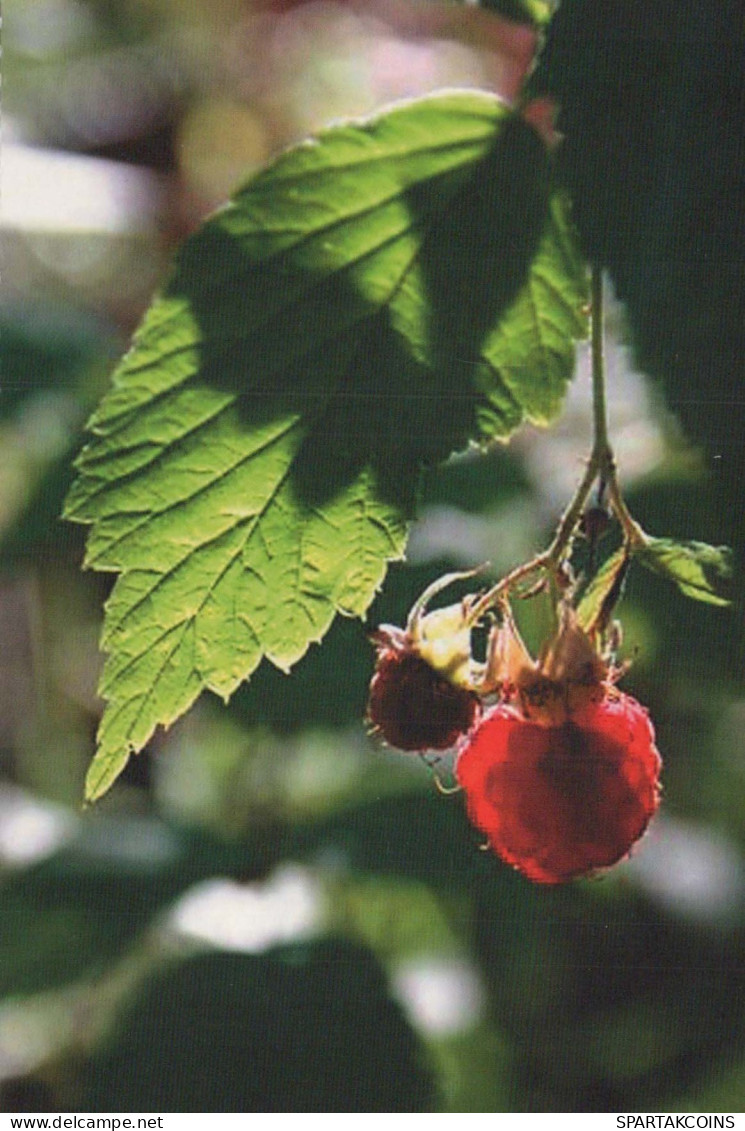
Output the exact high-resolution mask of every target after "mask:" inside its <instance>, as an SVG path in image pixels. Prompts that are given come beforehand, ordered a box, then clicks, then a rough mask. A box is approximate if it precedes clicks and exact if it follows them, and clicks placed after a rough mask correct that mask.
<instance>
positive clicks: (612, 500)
mask: <svg viewBox="0 0 745 1131" xmlns="http://www.w3.org/2000/svg"><path fill="white" fill-rule="evenodd" d="M591 294H592V308H591V314H590V330H591V357H592V417H593V433H594V439H593V446H592V452H591V453H590V458H589V459H588V461H587V465H586V467H585V473H584V475H583V477H582V480H581V482H580V484H579V486H578V487H577V490H576V491H575V493H574V496H573V498H572V500H571V502H570V503H569V506H568V507H567V508H566V510H565V511H564V514H563V515H562V516H561V520H560V521H559V525H558V527H557V528H556V533H555V534H554V537H553V539H552V541H551V544H550V546H549V547H548V549H546V550H543V551H542V552H541V553H540V554H537V555H536V556H535V557H534V558H531V560H530V561H528V562H524V563H523V564H522V565H519V566H517V567H516V568H515V569H513V570H511V572H510V573H508V574H507V575H506V576H505V577H503V578H502V579H501V581H499V582H497V584H496V585H495V586H493V587H492V588H491V589H490V590H488V592H486V593H484V594H483V596H481V597H480V598H478V600H476V601H475V602H474V603H473V605H472V606H471V609H470V612H469V615H468V623H469V624H471V625H474V624H476V623H477V621H478V620H479V619H480V618H481V617H482V616H484V614H485V613H487V612H488V611H489V610H490V609H492V608H493V607H494V606H495V605H496V604H498V603H499V601H500V600H501V599H502V597H503V596H504V595H505V594H507V593H508V592H509V590H510V589H511V588H512V587H513V586H515V585H516V584H517V583H518V582H519V581H522V580H523V578H526V577H530V576H531V575H532V574H534V573H538V572H539V571H547V572H548V573H549V575H550V576H551V577H553V578H554V579H556V578H557V576H558V573H559V570H560V568H561V566H562V564H563V562H565V561H566V560H567V558H568V557H569V555H570V554H571V551H572V543H573V542H574V537H575V534H576V532H577V527H578V526H579V522H580V519H581V517H582V513H583V511H584V509H585V506H586V504H587V500H588V498H589V496H590V492H591V490H592V487H593V484H594V483H595V481H596V480H597V479H598V478H599V479H600V483H601V486H602V490H603V492H605V491H607V494H608V502H609V504H610V506H611V508H612V510H613V513H614V514H615V516H616V518H617V519H618V521H619V523H620V525H621V529H622V530H623V534H624V539H625V541H626V544H627V546H628V548H629V550H632V551H633V550H634V549H636V548H638V547H640V546H643V545H645V544H646V542H647V536H646V534H645V533H644V531H643V530H642V528H641V527H640V526H639V524H638V523H637V522H635V520H634V519H633V518H632V517H631V514H630V513H629V510H628V507H627V506H626V503H625V502H624V500H623V495H622V494H621V488H620V486H619V484H618V477H617V473H616V461H615V457H614V455H613V449H612V447H611V443H610V440H609V438H608V410H607V403H606V395H605V350H604V340H603V321H604V320H603V275H602V271H601V269H600V268H599V267H597V266H595V265H593V267H592V281H591Z"/></svg>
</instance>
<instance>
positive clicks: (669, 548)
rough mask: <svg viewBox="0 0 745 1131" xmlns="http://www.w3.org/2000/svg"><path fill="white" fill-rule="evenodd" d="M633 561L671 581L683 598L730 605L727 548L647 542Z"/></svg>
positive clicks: (729, 555)
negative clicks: (684, 596)
mask: <svg viewBox="0 0 745 1131" xmlns="http://www.w3.org/2000/svg"><path fill="white" fill-rule="evenodd" d="M636 557H637V559H638V560H639V561H640V562H641V563H642V565H645V566H646V567H647V568H648V569H651V570H653V571H654V572H655V573H660V574H662V575H663V576H664V577H667V578H669V580H670V581H674V582H675V584H676V585H677V586H678V588H679V589H680V591H681V592H682V593H685V595H686V596H687V597H693V598H694V599H695V600H697V601H705V602H707V603H708V604H710V605H729V604H730V603H731V593H730V581H731V578H732V551H731V550H730V549H729V547H727V546H709V545H707V543H705V542H675V541H673V540H672V539H671V538H649V539H648V540H647V543H646V544H645V545H644V546H643V547H641V548H640V549H639V550H638V551H637V553H636Z"/></svg>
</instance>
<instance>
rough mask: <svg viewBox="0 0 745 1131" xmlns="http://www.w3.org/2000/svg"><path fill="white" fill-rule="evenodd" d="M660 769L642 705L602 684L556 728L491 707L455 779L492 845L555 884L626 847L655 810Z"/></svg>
mask: <svg viewBox="0 0 745 1131" xmlns="http://www.w3.org/2000/svg"><path fill="white" fill-rule="evenodd" d="M660 769H661V760H660V756H659V753H658V751H657V749H656V747H655V744H654V730H653V728H652V724H651V722H650V719H649V716H648V714H647V712H646V710H645V709H644V708H643V707H642V706H641V705H640V704H639V703H637V701H636V700H635V699H632V698H631V696H629V695H624V694H622V693H620V692H618V691H616V690H614V689H611V690H609V691H608V692H607V694H606V695H605V696H604V697H603V698H602V699H601V700H600V701H599V702H595V701H590V702H587V703H586V704H585V705H584V706H582V707H581V708H580V709H579V710H577V711H573V712H571V713H570V714H569V715H568V716H567V717H566V718H565V719H564V721H563V722H561V723H560V724H559V725H555V726H547V725H545V724H541V723H540V722H535V721H531V720H528V719H526V718H525V716H524V715H523V713H522V712H521V711H520V710H519V709H518V708H517V707H512V706H507V705H504V704H502V705H500V706H498V707H496V708H494V710H493V711H491V712H490V713H489V714H488V715H487V716H486V717H485V718H484V719H483V721H482V722H481V724H480V725H479V727H478V728H477V730H476V731H475V732H474V734H473V735H472V737H471V738H470V740H469V742H468V744H467V745H466V747H465V748H464V749H463V751H462V753H461V755H460V757H459V759H458V762H457V765H456V777H457V779H458V781H459V783H460V785H461V786H462V787H463V789H464V790H465V794H466V803H467V807H468V813H469V816H470V818H471V820H472V821H473V822H474V824H475V825H477V826H478V828H480V829H481V830H482V831H483V832H484V833H486V835H487V837H488V838H489V844H490V846H491V847H492V848H493V849H494V851H495V852H496V853H497V854H498V855H499V856H501V857H502V859H503V860H505V861H506V862H507V863H508V864H512V865H513V866H514V867H515V868H517V869H518V870H519V871H521V872H522V873H523V874H524V875H526V876H527V877H528V878H529V879H531V880H534V881H536V882H538V883H545V884H557V883H562V882H564V881H566V880H571V879H574V878H576V877H578V876H586V875H589V874H591V873H592V872H594V871H595V870H596V869H598V868H607V867H608V866H609V865H611V864H615V863H616V862H617V861H619V860H620V859H621V858H622V857H624V856H625V855H626V854H627V853H628V852H629V849H630V848H631V847H632V845H633V844H634V843H635V842H636V841H637V840H638V839H639V837H640V836H641V835H642V833H643V832H644V830H645V829H646V827H647V825H648V823H649V821H650V819H651V818H652V816H653V815H654V813H655V811H656V809H657V806H658V803H659V774H660Z"/></svg>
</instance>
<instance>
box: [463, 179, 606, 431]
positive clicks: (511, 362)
mask: <svg viewBox="0 0 745 1131" xmlns="http://www.w3.org/2000/svg"><path fill="white" fill-rule="evenodd" d="M588 298H589V295H588V289H587V269H586V266H585V263H584V260H583V259H582V257H581V255H580V254H579V252H578V249H577V243H576V240H575V237H574V233H573V231H572V228H571V224H570V221H569V216H568V203H567V201H566V199H565V198H564V197H563V196H562V195H560V194H556V195H555V196H554V197H553V198H552V200H551V202H550V205H549V211H548V218H547V221H546V227H545V230H544V232H543V235H542V238H541V242H540V244H539V246H538V251H537V254H536V256H535V258H534V260H533V262H532V263H531V266H530V272H529V273H528V277H527V279H526V281H525V284H524V285H523V287H522V288H521V290H520V292H519V294H518V295H517V297H516V299H515V300H514V302H513V303H512V304H511V305H510V306H509V308H508V309H507V310H506V311H505V313H504V314H503V315H502V317H501V318H500V320H499V322H498V324H497V325H496V326H495V328H494V330H493V332H492V333H491V334H489V335H488V337H487V339H486V341H485V343H484V346H483V354H484V359H485V369H486V372H484V373H482V375H481V380H482V388H483V390H484V392H485V393H486V396H487V399H488V401H489V409H488V410H486V412H484V413H483V415H482V421H488V420H489V419H491V416H492V411H493V409H494V408H495V406H498V404H499V400H500V398H501V396H502V395H503V393H502V390H503V389H504V388H506V389H507V390H508V391H509V393H510V394H511V395H512V396H514V397H515V399H516V400H517V401H518V402H519V403H520V404H521V405H522V407H523V411H524V415H525V418H526V419H527V420H529V421H530V422H531V423H533V424H540V425H547V424H550V423H551V422H552V421H553V420H555V419H556V417H557V416H558V414H559V412H560V409H561V405H562V403H563V400H564V394H565V393H566V388H567V385H568V384H569V381H570V380H571V378H572V374H573V373H574V362H575V347H574V343H575V340H576V339H578V338H584V337H586V336H587V310H586V304H587V302H588ZM495 375H496V381H495V380H494V376H495ZM492 427H493V426H492ZM486 431H487V434H491V431H492V429H491V428H490V427H489V425H488V424H487V427H486Z"/></svg>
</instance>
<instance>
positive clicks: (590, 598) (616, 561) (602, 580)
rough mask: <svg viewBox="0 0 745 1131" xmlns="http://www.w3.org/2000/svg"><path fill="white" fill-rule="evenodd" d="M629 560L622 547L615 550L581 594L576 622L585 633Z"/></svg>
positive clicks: (616, 583) (595, 618) (596, 617)
mask: <svg viewBox="0 0 745 1131" xmlns="http://www.w3.org/2000/svg"><path fill="white" fill-rule="evenodd" d="M628 560H629V555H628V551H627V550H626V548H625V547H624V546H621V548H620V549H618V550H616V551H615V553H613V554H611V555H610V557H608V558H606V560H605V561H604V562H603V564H602V565H601V567H600V569H599V570H598V571H597V573H596V574H595V576H594V577H593V579H592V581H590V582H589V584H588V586H587V588H586V589H585V591H584V593H583V594H582V599H581V600H580V602H579V604H578V605H577V621H578V623H579V625H580V627H581V628H583V629H584V630H585V632H589V631H590V630H591V629H592V628H593V626H594V625H595V624H596V623H597V621H598V619H599V618H600V617H601V614H602V613H603V606H604V604H605V603H606V601H608V599H609V598H610V597H611V594H613V591H614V588H615V587H616V586H617V585H618V582H619V578H620V577H621V574H622V573H623V571H624V569H625V566H626V563H627V562H628Z"/></svg>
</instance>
